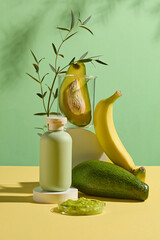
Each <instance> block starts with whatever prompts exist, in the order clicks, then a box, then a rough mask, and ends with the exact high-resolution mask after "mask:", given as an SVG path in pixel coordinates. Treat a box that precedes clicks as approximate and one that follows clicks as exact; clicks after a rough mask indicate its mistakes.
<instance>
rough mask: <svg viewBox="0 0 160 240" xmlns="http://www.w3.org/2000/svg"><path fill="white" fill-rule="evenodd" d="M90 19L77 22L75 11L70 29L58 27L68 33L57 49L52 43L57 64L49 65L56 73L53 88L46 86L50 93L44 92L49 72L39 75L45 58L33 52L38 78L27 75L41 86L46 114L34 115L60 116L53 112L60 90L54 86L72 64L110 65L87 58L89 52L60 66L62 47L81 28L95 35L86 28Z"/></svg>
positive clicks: (96, 58)
mask: <svg viewBox="0 0 160 240" xmlns="http://www.w3.org/2000/svg"><path fill="white" fill-rule="evenodd" d="M79 15H80V14H79ZM90 19H91V16H89V17H88V18H87V19H85V20H84V21H81V19H80V16H79V17H78V19H77V22H76V21H75V16H74V13H73V11H71V26H70V28H65V27H57V29H59V30H60V31H63V32H67V33H66V35H65V36H64V38H62V41H61V43H60V44H59V46H58V47H56V45H55V44H54V43H52V48H53V51H54V54H55V63H54V66H53V65H51V64H49V66H50V68H51V70H52V72H53V73H54V78H53V81H52V84H51V86H48V85H47V84H45V85H46V86H47V88H48V91H49V92H48V91H44V90H43V83H44V80H45V78H46V76H47V75H49V73H48V72H47V73H46V74H45V75H44V76H43V77H41V76H40V73H39V69H40V63H41V61H42V60H44V59H45V58H41V59H40V60H38V59H37V57H36V56H35V54H34V53H33V51H32V50H31V54H32V56H33V58H34V61H35V63H33V67H34V69H35V72H36V74H37V77H34V76H32V75H31V74H29V73H26V74H27V75H28V76H29V77H31V78H32V79H33V80H34V81H36V82H37V83H38V84H39V85H40V93H37V96H38V97H40V98H41V99H42V104H43V108H44V112H40V113H35V114H34V115H36V116H44V115H46V116H50V115H58V113H57V112H52V111H51V110H52V106H53V103H54V101H55V100H56V98H57V96H58V88H57V89H56V90H55V91H53V88H54V84H55V82H56V79H57V76H58V74H62V73H66V71H65V69H66V68H67V67H69V66H70V65H71V64H76V63H77V62H78V61H79V62H83V63H88V62H91V63H93V61H95V62H97V63H100V64H103V65H108V64H107V63H105V62H103V61H101V60H99V57H101V55H99V56H93V57H88V58H86V56H87V55H88V52H85V53H84V54H83V55H82V56H81V57H80V58H79V59H77V60H76V57H73V58H72V59H71V61H70V62H69V63H68V64H67V65H65V66H64V67H60V66H58V59H59V57H61V58H64V55H63V54H62V53H61V48H62V46H63V45H64V43H65V42H66V41H68V40H69V39H70V38H71V37H73V36H74V35H76V34H77V33H78V30H79V28H82V29H85V30H87V31H88V32H89V33H90V34H92V35H93V32H92V31H91V30H90V29H89V28H88V27H86V24H87V23H88V22H89V20H90ZM47 95H48V99H46V98H47ZM45 127H46V126H44V127H43V128H36V129H41V130H43V131H45V129H44V128H45Z"/></svg>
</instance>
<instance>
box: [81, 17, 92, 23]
mask: <svg viewBox="0 0 160 240" xmlns="http://www.w3.org/2000/svg"><path fill="white" fill-rule="evenodd" d="M90 19H91V16H89V17H88V18H87V19H86V20H85V21H84V22H83V23H82V24H83V25H85V24H86V23H87V22H88V21H89V20H90Z"/></svg>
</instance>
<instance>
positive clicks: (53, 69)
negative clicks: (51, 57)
mask: <svg viewBox="0 0 160 240" xmlns="http://www.w3.org/2000/svg"><path fill="white" fill-rule="evenodd" d="M49 66H50V68H51V69H52V71H53V72H56V70H55V68H54V67H53V66H52V65H51V64H49Z"/></svg>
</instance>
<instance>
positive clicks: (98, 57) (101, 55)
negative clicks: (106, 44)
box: [90, 55, 102, 58]
mask: <svg viewBox="0 0 160 240" xmlns="http://www.w3.org/2000/svg"><path fill="white" fill-rule="evenodd" d="M99 57H102V55H98V56H93V57H90V58H99Z"/></svg>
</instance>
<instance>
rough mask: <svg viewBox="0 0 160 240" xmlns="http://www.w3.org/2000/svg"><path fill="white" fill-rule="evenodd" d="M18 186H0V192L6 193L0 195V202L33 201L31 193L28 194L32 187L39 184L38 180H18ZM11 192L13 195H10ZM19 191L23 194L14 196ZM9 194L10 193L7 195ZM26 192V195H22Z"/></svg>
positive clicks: (31, 191)
mask: <svg viewBox="0 0 160 240" xmlns="http://www.w3.org/2000/svg"><path fill="white" fill-rule="evenodd" d="M19 185H20V186H19V187H6V186H0V193H6V194H7V195H3V196H0V202H28V203H35V202H34V201H33V195H28V194H32V193H33V188H35V187H38V186H39V182H20V183H19ZM12 193H13V194H14V195H12ZM16 193H19V194H22V195H23V196H16V195H15V194H16ZM9 194H11V195H9ZM24 194H27V196H24Z"/></svg>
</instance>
